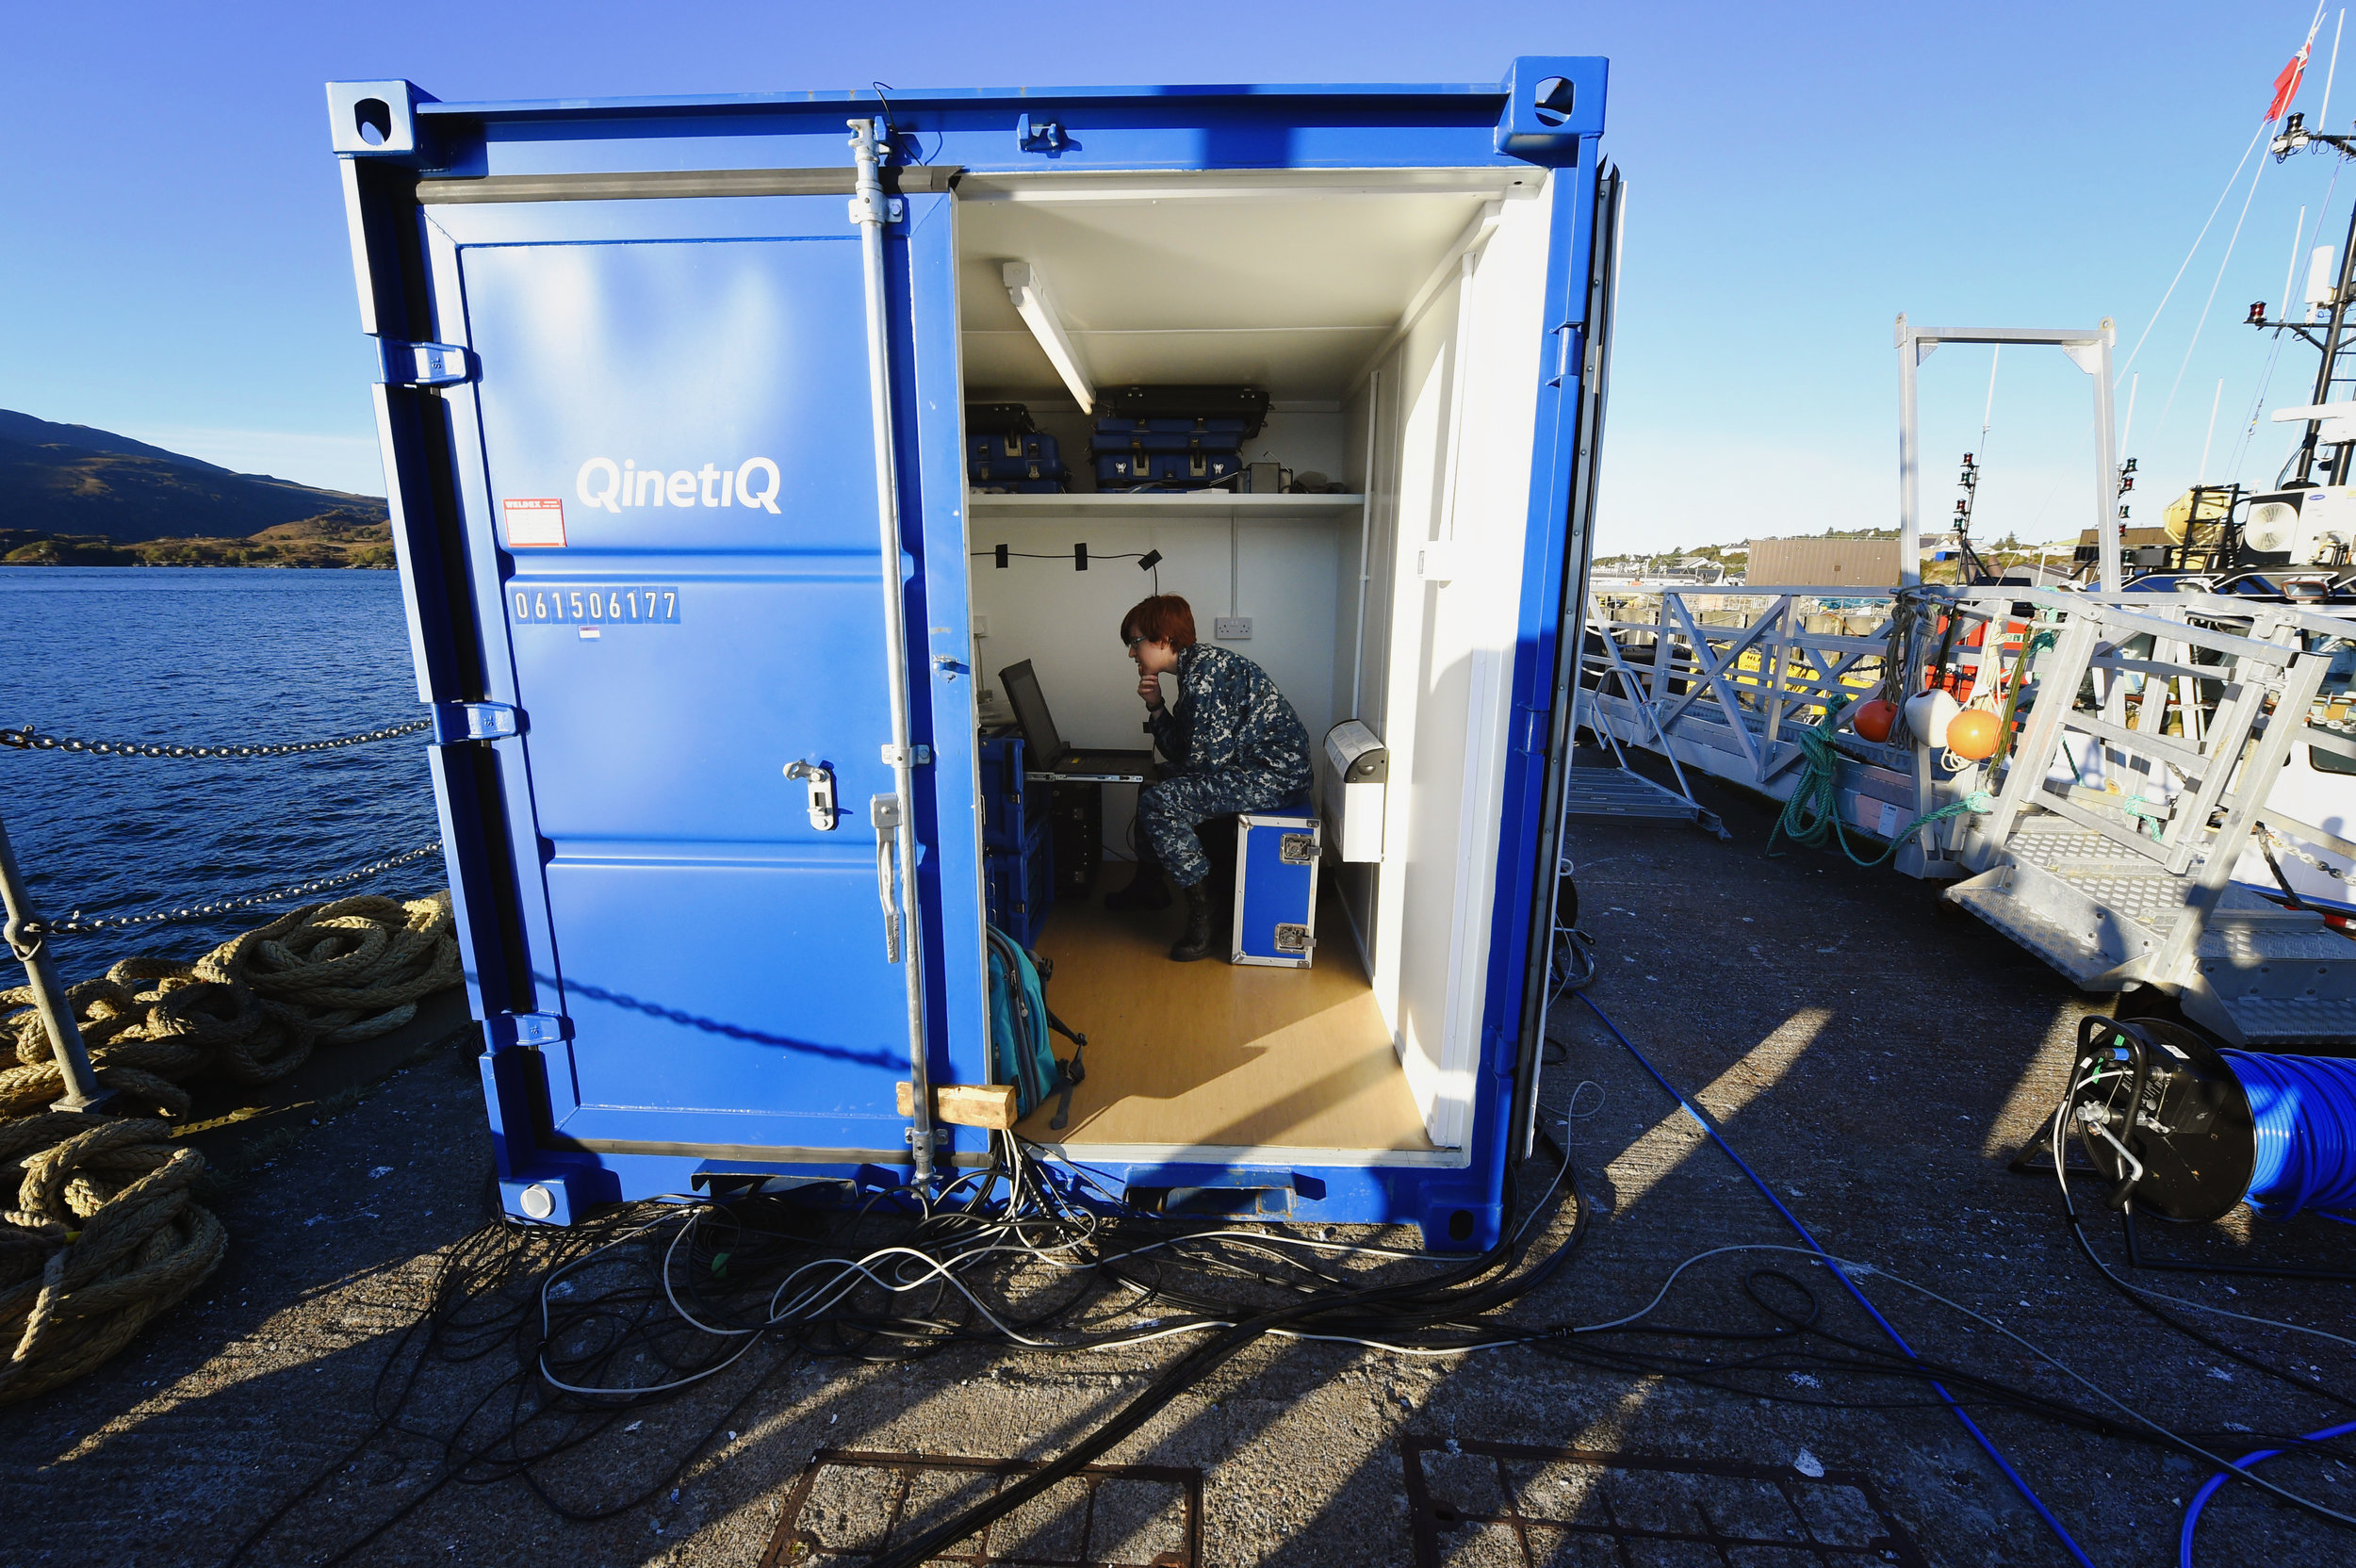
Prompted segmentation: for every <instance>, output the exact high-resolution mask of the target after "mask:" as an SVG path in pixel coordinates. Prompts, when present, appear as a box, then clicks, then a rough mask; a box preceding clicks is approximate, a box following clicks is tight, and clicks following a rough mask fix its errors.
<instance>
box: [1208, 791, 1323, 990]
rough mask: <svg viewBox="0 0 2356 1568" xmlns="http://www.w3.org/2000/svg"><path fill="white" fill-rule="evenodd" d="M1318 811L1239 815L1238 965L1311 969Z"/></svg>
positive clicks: (1320, 837) (1320, 839) (1234, 957)
mask: <svg viewBox="0 0 2356 1568" xmlns="http://www.w3.org/2000/svg"><path fill="white" fill-rule="evenodd" d="M1323 847H1324V828H1323V826H1322V825H1321V824H1319V822H1318V821H1317V817H1316V816H1315V814H1313V813H1310V812H1306V811H1303V812H1301V813H1298V814H1295V813H1291V812H1285V813H1271V812H1250V811H1247V812H1244V813H1242V814H1240V815H1238V816H1237V817H1236V818H1235V950H1234V952H1233V953H1231V954H1230V955H1229V958H1230V960H1231V961H1232V962H1235V963H1238V964H1266V965H1268V966H1269V967H1271V968H1275V969H1307V968H1308V967H1309V956H1310V955H1311V953H1313V952H1314V951H1315V950H1316V948H1317V853H1318V851H1319V850H1320V849H1322V848H1323Z"/></svg>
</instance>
